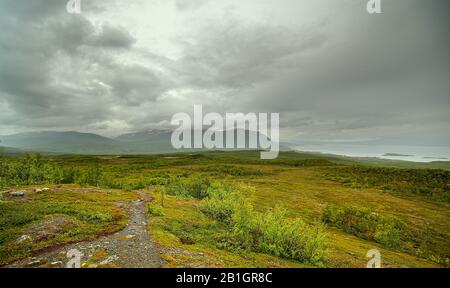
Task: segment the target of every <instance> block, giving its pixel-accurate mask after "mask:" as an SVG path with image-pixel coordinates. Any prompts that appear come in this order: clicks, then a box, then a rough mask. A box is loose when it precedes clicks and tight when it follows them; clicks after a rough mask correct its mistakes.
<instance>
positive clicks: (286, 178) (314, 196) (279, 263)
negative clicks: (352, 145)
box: [150, 165, 450, 267]
mask: <svg viewBox="0 0 450 288" xmlns="http://www.w3.org/2000/svg"><path fill="white" fill-rule="evenodd" d="M240 166H241V165H240ZM243 166H247V167H248V168H251V169H258V170H261V171H263V172H264V173H263V175H262V176H257V177H225V178H229V179H232V180H235V181H242V182H245V183H248V184H250V185H252V186H254V187H255V188H256V192H255V195H254V197H253V199H254V207H255V209H257V210H259V211H261V212H264V211H267V209H269V208H273V207H275V206H276V205H281V206H283V207H285V208H287V209H288V211H289V216H290V217H292V218H301V219H303V220H305V221H307V222H309V223H314V222H315V221H320V220H321V217H322V212H323V209H324V208H325V207H326V206H327V205H332V206H338V207H356V208H365V209H370V210H373V211H375V212H377V213H380V214H383V215H391V216H395V217H398V218H399V219H400V220H401V221H403V222H404V223H405V224H406V225H407V226H408V227H409V228H410V229H412V230H414V231H418V233H420V232H421V231H426V230H427V229H432V230H433V231H435V232H436V233H438V234H439V235H440V236H441V237H435V238H433V239H432V240H433V245H437V246H438V247H437V249H434V250H433V251H440V250H441V251H440V253H441V255H428V254H427V255H424V256H423V257H422V258H420V257H418V256H417V255H419V253H415V250H414V249H416V248H417V247H407V248H408V249H400V250H399V249H397V250H396V249H388V248H386V247H382V246H381V245H379V244H377V243H375V242H372V241H367V240H364V239H360V238H358V237H356V236H353V235H350V234H347V233H345V232H343V231H341V230H339V229H336V228H334V227H330V226H329V227H327V233H328V235H329V238H328V239H329V240H328V247H329V253H328V259H327V261H326V264H325V265H326V266H327V267H365V266H366V263H367V261H368V259H367V258H366V253H367V252H368V251H369V250H370V249H378V250H379V251H380V252H381V254H382V261H383V266H384V267H436V266H438V264H436V263H435V262H432V261H430V260H429V258H433V257H435V256H436V257H441V258H445V257H448V256H447V255H448V254H447V253H448V249H449V243H450V240H449V235H450V221H449V220H450V210H449V204H447V203H439V202H431V201H424V199H423V198H422V197H414V196H403V195H397V194H392V193H388V192H384V191H381V190H377V189H351V188H348V187H345V186H344V185H342V184H340V183H337V182H333V181H329V180H326V179H324V178H323V177H322V170H321V169H322V168H317V167H311V168H289V167H285V166H272V165H271V166H268V165H243ZM190 169H191V171H195V170H198V171H203V170H202V169H199V168H198V167H190ZM154 197H155V198H156V200H155V201H156V203H157V202H158V201H159V200H157V199H158V197H160V196H159V194H156V193H155V194H154ZM155 205H156V204H155ZM198 205H199V200H195V199H177V198H174V197H171V196H166V199H165V207H164V209H163V216H161V217H154V218H153V220H152V222H151V224H150V231H151V233H152V234H153V236H154V239H155V241H156V242H157V243H158V244H159V245H160V246H161V247H165V248H167V247H169V248H176V249H182V250H187V251H192V252H195V253H198V252H201V253H204V255H206V256H207V257H197V258H199V259H195V257H187V256H186V254H183V255H177V253H165V252H164V251H167V249H162V250H161V251H162V255H163V258H166V260H168V264H167V266H168V267H180V266H190V265H194V266H195V265H196V264H198V263H200V264H202V265H203V266H206V267H305V265H304V264H302V263H298V262H295V261H290V260H287V259H279V258H276V257H273V256H269V255H264V254H258V253H250V252H247V251H246V252H243V253H244V255H242V252H240V253H233V252H229V251H226V250H222V249H219V248H218V245H217V237H219V235H220V234H223V233H224V232H225V231H226V227H225V226H223V224H220V223H217V222H215V221H213V220H211V219H209V218H207V217H206V216H204V215H203V214H202V213H201V211H200V210H199V207H198ZM184 238H188V240H189V241H183V239H184ZM183 242H188V244H183ZM190 242H193V244H192V243H190ZM405 245H410V244H405ZM435 248H436V247H435ZM168 251H169V252H170V250H168ZM188 255H189V254H188ZM430 256H431V257H430ZM208 259H213V260H211V261H209V260H208ZM197 262H198V263H197ZM441 264H442V263H441Z"/></svg>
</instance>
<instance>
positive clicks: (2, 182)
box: [0, 151, 450, 267]
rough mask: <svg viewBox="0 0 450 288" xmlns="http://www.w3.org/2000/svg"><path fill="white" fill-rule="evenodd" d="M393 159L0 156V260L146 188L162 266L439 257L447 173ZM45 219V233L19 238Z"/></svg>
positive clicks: (439, 260) (75, 227)
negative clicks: (376, 255)
mask: <svg viewBox="0 0 450 288" xmlns="http://www.w3.org/2000/svg"><path fill="white" fill-rule="evenodd" d="M405 165H406V164H405V162H401V163H400V162H399V163H398V165H396V163H393V162H392V161H390V162H386V165H385V166H383V163H382V162H379V161H377V162H374V163H371V162H370V161H364V162H357V161H356V160H351V159H348V158H340V157H332V156H326V155H317V154H307V153H296V152H281V153H280V157H279V158H278V159H277V160H272V161H269V160H260V159H259V152H258V151H234V152H219V151H214V152H198V153H179V154H170V155H134V156H133V155H129V156H80V155H58V156H56V155H45V156H43V155H39V154H26V155H21V156H17V155H14V156H8V155H4V156H3V157H0V190H1V191H3V192H2V196H1V197H2V198H0V265H5V264H7V263H10V262H11V261H13V260H15V259H19V258H23V257H29V256H31V255H34V254H36V253H39V251H41V250H43V249H48V248H51V247H53V246H56V245H61V244H64V243H69V242H76V241H81V240H86V239H91V238H94V237H98V236H99V235H102V234H106V233H112V232H114V231H117V230H119V229H121V228H123V227H124V225H125V224H126V223H127V215H126V212H125V211H124V210H122V209H120V207H118V206H117V205H116V204H117V202H126V201H133V200H135V199H137V197H138V196H137V194H136V193H135V192H136V191H137V190H146V191H148V193H150V194H151V195H152V199H153V200H152V202H150V203H148V209H147V212H148V216H149V218H150V219H151V221H150V222H149V224H148V230H149V233H150V234H151V235H152V237H153V239H154V241H155V242H156V243H157V246H158V249H159V251H160V254H161V256H162V258H163V259H164V260H165V261H166V267H317V266H319V267H365V264H366V263H367V261H368V259H366V257H365V255H366V253H367V251H368V250H370V249H378V250H379V251H380V252H381V254H382V261H383V264H382V265H383V266H385V267H436V266H437V267H448V266H450V263H449V258H450V224H449V223H450V221H449V220H450V209H449V208H450V203H449V200H450V197H449V195H450V194H449V189H450V184H449V183H450V181H449V180H450V171H448V170H445V169H425V168H423V167H420V168H418V167H415V164H413V163H410V165H409V166H408V167H405ZM388 166H389V167H388ZM396 166H398V167H396ZM440 166H442V164H440ZM448 168H450V166H449V167H448ZM448 168H447V169H448ZM42 187H49V188H50V189H49V190H45V191H40V192H39V193H36V192H34V191H38V190H36V189H38V188H42ZM10 191H25V192H27V193H25V196H23V197H14V196H11V194H10V193H8V192H10ZM52 221H53V222H56V223H59V224H58V225H59V226H58V229H56V230H55V231H53V232H52V233H50V234H46V235H41V234H42V233H41V234H39V233H37V235H38V236H39V235H40V236H39V237H37V236H33V237H32V239H27V238H23V237H22V236H23V235H28V234H30V233H32V231H34V230H36V229H37V230H39V227H41V226H42V225H45V224H46V223H53V222H52ZM33 229H34V230H33ZM30 231H31V232H30ZM38 232H39V231H38ZM27 233H28V234H27ZM41 236H42V237H41ZM21 237H22V238H21Z"/></svg>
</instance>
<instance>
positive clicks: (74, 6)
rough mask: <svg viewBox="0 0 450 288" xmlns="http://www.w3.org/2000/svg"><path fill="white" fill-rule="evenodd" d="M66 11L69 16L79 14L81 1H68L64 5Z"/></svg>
mask: <svg viewBox="0 0 450 288" xmlns="http://www.w3.org/2000/svg"><path fill="white" fill-rule="evenodd" d="M66 10H67V13H69V14H80V13H81V0H69V1H68V2H67V5H66Z"/></svg>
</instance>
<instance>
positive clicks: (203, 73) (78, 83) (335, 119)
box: [0, 0, 450, 146]
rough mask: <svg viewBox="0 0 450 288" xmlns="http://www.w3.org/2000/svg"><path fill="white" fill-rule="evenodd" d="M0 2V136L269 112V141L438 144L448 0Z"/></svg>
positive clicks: (102, 130) (449, 114)
mask: <svg viewBox="0 0 450 288" xmlns="http://www.w3.org/2000/svg"><path fill="white" fill-rule="evenodd" d="M81 1H82V13H81V14H80V15H72V14H69V13H67V12H66V9H65V7H66V3H67V0H33V1H26V0H0V27H1V33H0V135H2V134H10V133H17V132H24V131H41V130H56V131H63V130H76V131H81V132H94V133H99V134H101V135H117V134H122V133H126V132H132V131H139V130H146V129H152V128H169V127H170V126H169V125H168V124H169V121H170V118H171V116H172V115H173V113H176V112H182V111H184V112H189V113H191V112H192V109H193V105H194V104H203V105H204V106H205V109H206V110H207V112H213V111H214V112H221V113H224V112H279V113H280V117H281V125H282V141H290V142H304V141H307V142H317V143H319V142H339V143H341V142H349V143H360V142H361V143H384V144H401V145H407V144H410V145H447V146H450V133H449V131H450V129H449V128H450V127H449V123H450V81H449V79H450V56H449V55H450V53H449V52H448V51H450V47H449V46H450V39H449V37H450V31H449V27H450V20H449V19H450V18H449V17H448V16H449V15H448V13H449V11H450V2H449V1H448V0H429V1H423V0H383V1H382V5H383V6H382V8H383V14H381V15H369V14H368V13H367V12H366V10H365V6H366V2H367V1H366V0H315V1H310V0H223V1H222V0H135V1H114V0H111V1H100V0H98V1H96V0H89V1H87V0H81Z"/></svg>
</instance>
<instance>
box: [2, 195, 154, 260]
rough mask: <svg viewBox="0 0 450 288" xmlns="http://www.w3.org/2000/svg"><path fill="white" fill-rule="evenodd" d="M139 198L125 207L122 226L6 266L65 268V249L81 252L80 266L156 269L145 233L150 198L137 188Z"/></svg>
mask: <svg viewBox="0 0 450 288" xmlns="http://www.w3.org/2000/svg"><path fill="white" fill-rule="evenodd" d="M137 192H138V193H139V195H140V196H141V199H140V200H137V201H134V202H131V203H130V204H129V206H128V207H127V210H128V213H129V222H128V225H127V227H126V228H125V229H123V230H122V231H120V232H117V233H115V234H112V235H109V236H104V237H101V238H99V239H97V240H94V241H87V242H80V243H76V244H70V245H66V246H64V247H60V248H57V249H54V250H52V251H49V252H45V253H43V254H41V255H38V256H36V257H33V258H28V259H23V260H20V261H17V262H15V263H13V264H11V265H8V266H7V267H54V268H61V267H66V264H67V262H68V261H69V258H67V252H68V251H70V250H73V249H76V250H78V251H80V252H81V254H82V256H81V265H82V267H88V268H89V267H90V268H97V267H122V268H157V267H160V266H161V265H162V264H163V262H162V260H161V258H160V257H159V253H158V251H157V249H156V246H155V245H154V243H153V241H152V240H151V238H150V235H149V233H148V232H147V221H148V219H147V218H146V202H148V201H150V197H149V196H148V195H147V194H146V193H144V192H141V191H137Z"/></svg>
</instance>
